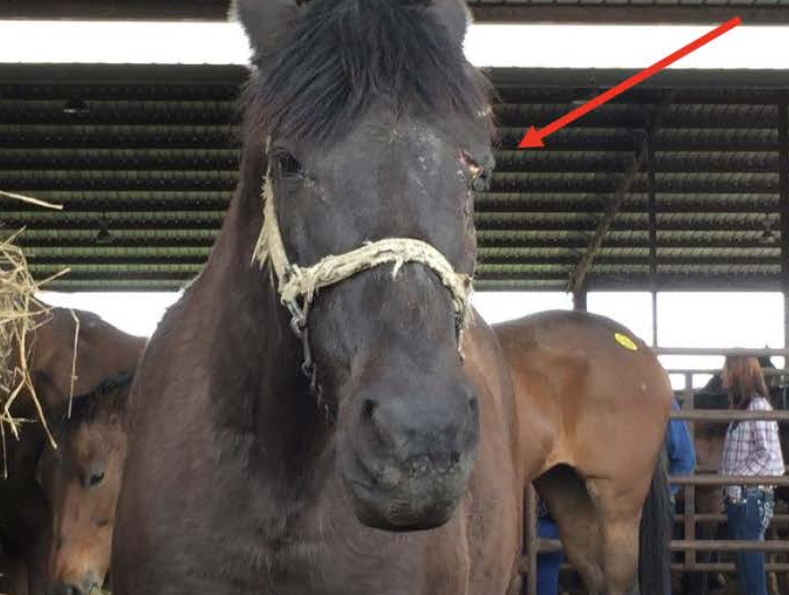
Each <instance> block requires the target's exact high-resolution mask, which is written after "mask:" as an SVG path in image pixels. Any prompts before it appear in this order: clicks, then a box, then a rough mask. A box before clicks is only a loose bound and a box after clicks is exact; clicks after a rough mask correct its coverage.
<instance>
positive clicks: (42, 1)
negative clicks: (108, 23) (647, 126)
mask: <svg viewBox="0 0 789 595" xmlns="http://www.w3.org/2000/svg"><path fill="white" fill-rule="evenodd" d="M469 4H470V6H471V8H472V11H473V13H474V19H475V20H476V21H477V22H483V23H484V22H510V23H511V22H521V23H540V22H546V23H599V24H603V23H617V24H627V23H631V24H644V23H651V24H655V23H673V24H708V23H719V22H721V21H725V20H728V19H730V18H732V17H735V16H739V17H741V18H742V19H743V21H745V22H746V23H748V24H749V25H776V24H785V23H789V14H788V13H787V11H786V9H785V7H783V6H765V7H759V8H757V7H743V6H737V7H731V6H729V7H726V6H716V7H715V9H714V10H713V9H711V8H710V7H709V6H706V5H700V6H665V5H663V6H638V7H637V8H636V7H633V6H629V5H628V6H607V5H602V6H601V5H599V4H598V5H593V6H589V5H582V4H566V5H556V4H551V5H534V4H530V3H527V2H503V1H500V2H484V3H481V2H478V1H473V0H472V1H471V2H469ZM229 6H230V1H229V0H160V1H158V2H151V0H92V1H91V2H86V1H85V0H36V1H35V2H31V1H30V0H11V1H7V2H2V3H0V18H1V19H14V20H53V19H55V20H112V21H135V20H142V21H225V20H227V14H228V10H229Z"/></svg>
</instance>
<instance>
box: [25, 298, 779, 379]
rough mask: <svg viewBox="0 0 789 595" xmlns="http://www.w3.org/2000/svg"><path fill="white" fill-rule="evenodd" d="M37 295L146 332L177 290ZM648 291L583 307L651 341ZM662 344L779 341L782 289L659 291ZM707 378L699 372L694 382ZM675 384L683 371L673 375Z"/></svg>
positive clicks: (530, 305)
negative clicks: (724, 291)
mask: <svg viewBox="0 0 789 595" xmlns="http://www.w3.org/2000/svg"><path fill="white" fill-rule="evenodd" d="M40 297H41V299H43V300H44V301H45V302H46V303H48V304H51V305H53V306H64V307H71V308H80V309H83V310H90V311H92V312H96V313H97V314H99V315H100V316H101V317H102V318H104V319H105V320H106V321H107V322H110V323H111V324H113V325H115V326H117V327H118V328H120V329H122V330H125V331H126V332H129V333H132V334H136V335H144V336H150V335H151V334H152V333H153V331H154V330H155V329H156V325H157V323H158V321H159V319H160V318H161V316H162V315H163V314H164V311H165V310H166V308H167V307H169V306H170V305H171V304H173V303H174V302H175V300H176V299H177V298H178V294H176V293H52V292H46V293H42V294H41V296H40ZM651 300H652V298H651V296H650V294H649V293H609V292H605V293H590V294H589V298H588V307H589V310H590V311H591V312H595V313H597V314H602V315H604V316H608V317H610V318H613V319H614V320H617V321H618V322H620V323H621V324H623V325H625V326H626V327H627V328H629V329H630V330H631V331H633V333H634V334H636V335H638V336H639V337H641V338H642V339H643V340H644V341H646V342H647V343H651V342H652V301H651ZM474 304H475V306H476V307H477V309H478V310H479V312H480V314H481V315H482V316H483V317H484V318H485V320H487V321H488V322H490V323H494V322H501V321H504V320H509V319H512V318H518V317H520V316H525V315H527V314H533V313H535V312H541V311H543V310H552V309H570V308H572V300H571V299H570V296H569V295H568V294H565V293H553V292H495V293H494V292H479V293H476V294H475V295H474ZM658 320H659V327H658V335H659V341H660V346H661V347H705V348H706V347H724V348H729V347H753V348H762V347H767V346H769V347H773V348H780V347H783V340H784V339H783V297H782V296H781V294H780V293H661V294H659V296H658ZM662 361H663V365H664V366H666V367H667V368H670V369H681V368H682V369H684V368H695V369H717V368H719V367H720V366H721V364H722V359H721V358H720V357H680V356H670V357H667V356H663V357H662ZM776 363H777V364H778V365H779V366H780V365H782V362H781V361H780V360H779V361H777V362H776ZM706 379H707V377H703V376H700V377H698V378H697V384H703V383H704V382H706ZM672 382H674V385H675V387H676V388H680V387H681V386H682V382H683V380H682V378H681V377H673V378H672Z"/></svg>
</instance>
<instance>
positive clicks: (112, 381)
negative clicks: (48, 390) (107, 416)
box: [55, 370, 134, 439]
mask: <svg viewBox="0 0 789 595" xmlns="http://www.w3.org/2000/svg"><path fill="white" fill-rule="evenodd" d="M133 379H134V370H126V371H125V372H120V373H118V374H115V375H114V376H110V377H109V378H107V379H106V380H104V381H103V382H102V383H101V384H99V385H98V386H97V387H96V388H94V389H93V390H92V391H90V392H89V393H85V394H83V395H78V396H77V395H75V396H74V399H73V401H72V405H71V415H70V416H69V414H68V412H67V413H65V414H64V415H63V417H62V418H61V419H60V421H59V423H58V425H57V426H56V428H55V438H56V439H60V438H62V437H63V436H65V435H66V433H67V432H68V431H69V430H72V429H74V428H77V427H79V426H80V425H83V424H89V423H92V422H93V421H94V420H95V419H96V416H97V414H98V413H99V411H100V410H101V408H102V407H105V408H107V409H108V410H109V411H123V410H124V409H125V408H126V395H127V393H128V391H127V390H123V389H125V388H127V387H128V386H129V385H130V384H131V382H132V380H133Z"/></svg>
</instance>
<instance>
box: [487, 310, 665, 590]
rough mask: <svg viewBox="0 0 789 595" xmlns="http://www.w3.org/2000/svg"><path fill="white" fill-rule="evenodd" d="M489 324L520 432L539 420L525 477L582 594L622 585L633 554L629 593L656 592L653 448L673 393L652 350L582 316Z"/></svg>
mask: <svg viewBox="0 0 789 595" xmlns="http://www.w3.org/2000/svg"><path fill="white" fill-rule="evenodd" d="M494 330H495V332H496V335H497V337H498V338H499V341H500V342H501V345H502V349H503V351H504V354H505V357H506V359H507V362H508V364H509V367H510V371H511V373H512V378H513V382H514V384H515V392H516V395H517V402H518V407H519V408H520V416H519V417H520V419H521V420H524V419H529V420H531V421H530V422H529V423H526V424H524V426H523V428H524V431H527V432H528V431H531V429H532V426H533V424H535V423H537V422H539V423H540V424H543V425H546V426H548V427H549V428H550V433H549V434H550V436H551V441H550V444H549V448H548V452H547V456H546V457H545V459H544V463H543V466H542V467H541V469H540V470H539V473H538V475H539V476H538V477H537V478H536V479H535V481H534V485H535V487H536V489H537V491H538V493H539V495H540V497H541V498H543V500H545V502H546V504H547V505H548V508H549V510H550V512H551V515H552V517H553V518H554V520H555V521H556V523H557V525H558V527H559V532H560V536H561V540H562V544H563V546H564V550H565V553H566V555H567V557H568V559H569V561H570V562H571V563H572V564H573V566H574V567H575V568H576V570H577V571H578V572H579V574H580V575H581V578H582V579H583V581H584V583H585V585H586V587H587V589H588V591H589V592H590V593H612V592H621V591H622V590H624V589H626V588H627V586H628V585H629V584H630V582H631V581H632V576H633V573H634V572H635V569H636V567H637V566H638V563H639V552H641V555H642V560H641V561H642V567H641V572H642V581H641V582H642V589H641V593H642V594H643V593H664V594H665V593H666V592H667V590H665V589H663V588H662V587H661V586H660V585H657V584H655V582H656V580H657V579H656V578H655V577H656V576H658V577H660V578H661V580H662V581H664V583H662V584H665V582H668V581H669V580H670V577H669V563H668V562H669V560H668V551H669V550H668V541H669V539H670V518H671V517H670V515H669V503H668V498H667V482H666V474H665V470H664V469H663V468H662V467H660V464H661V463H660V461H661V459H660V457H659V455H660V453H661V449H662V446H663V441H664V437H665V428H666V423H667V419H668V411H669V408H670V406H671V399H672V398H673V392H672V389H671V384H670V382H669V379H668V376H667V374H666V372H665V370H664V369H663V367H662V366H661V365H660V362H659V361H658V359H657V357H656V356H655V354H654V353H653V351H652V350H651V349H650V348H649V347H648V346H647V345H646V344H644V343H643V342H642V341H641V340H639V339H637V338H636V337H635V336H634V335H633V334H632V333H631V332H630V331H629V330H628V329H627V328H625V327H623V326H622V325H620V324H618V323H616V322H614V321H613V320H610V319H608V318H605V317H602V316H597V315H593V314H588V313H586V312H577V311H575V312H574V311H563V310H556V311H548V312H542V313H539V314H534V315H531V316H526V317H523V318H520V319H518V320H513V321H508V322H505V323H501V324H497V325H494ZM535 418H536V419H535ZM656 465H658V467H657V469H656ZM650 493H651V497H650V498H649V499H647V495H648V494H650ZM645 500H646V508H645V509H644V511H643V514H642V507H643V506H644V503H645ZM646 564H650V565H651V567H650V568H649V569H647V568H646V567H645V566H644V565H646ZM647 582H649V583H651V584H646V583H647Z"/></svg>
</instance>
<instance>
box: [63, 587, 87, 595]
mask: <svg viewBox="0 0 789 595" xmlns="http://www.w3.org/2000/svg"><path fill="white" fill-rule="evenodd" d="M63 595H83V592H82V589H80V588H79V587H77V586H75V585H63Z"/></svg>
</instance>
